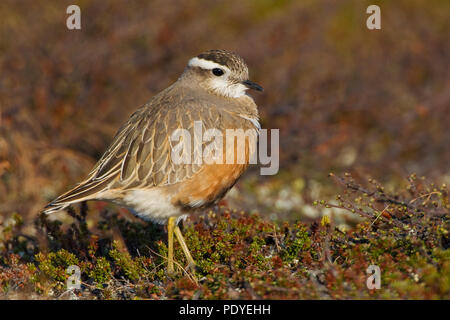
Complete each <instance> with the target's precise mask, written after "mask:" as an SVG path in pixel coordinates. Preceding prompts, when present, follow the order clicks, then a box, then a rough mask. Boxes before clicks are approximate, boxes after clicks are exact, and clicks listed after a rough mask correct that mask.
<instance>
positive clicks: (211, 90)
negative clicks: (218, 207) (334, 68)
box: [43, 50, 263, 273]
mask: <svg viewBox="0 0 450 320" xmlns="http://www.w3.org/2000/svg"><path fill="white" fill-rule="evenodd" d="M247 89H255V90H258V91H262V90H263V89H262V87H261V86H259V85H258V84H256V83H255V82H252V81H250V80H249V76H248V68H247V65H246V63H245V62H244V60H243V59H242V58H241V57H240V56H239V55H237V54H235V53H232V52H228V51H225V50H210V51H207V52H204V53H201V54H199V55H198V56H196V57H193V58H192V59H190V60H189V62H188V64H187V66H186V68H185V70H184V72H183V74H182V75H181V76H180V77H179V78H178V80H177V81H176V82H175V83H173V84H172V85H171V86H169V87H168V88H166V89H165V90H163V91H161V92H160V93H158V94H157V95H155V96H154V97H153V98H152V99H151V100H150V101H149V102H148V103H146V104H145V105H143V106H142V107H141V108H139V109H138V110H137V111H136V112H134V113H133V114H132V115H131V117H130V118H129V119H128V121H127V122H126V123H125V124H124V125H123V126H122V127H121V128H120V129H119V131H118V132H117V134H116V135H115V137H114V139H113V142H112V143H111V145H110V146H109V147H108V149H107V150H106V152H105V153H104V154H103V156H102V157H101V159H100V160H99V161H98V163H97V164H96V165H95V167H94V168H93V169H92V171H91V172H90V173H89V175H88V177H87V178H86V179H85V180H84V181H82V182H81V183H79V184H78V185H77V186H76V187H74V188H73V189H71V190H70V191H68V192H66V193H64V194H63V195H61V196H59V197H58V198H56V199H55V200H54V201H52V202H51V203H49V204H48V205H47V206H46V207H45V208H44V210H43V212H45V213H46V214H51V213H53V212H55V211H59V210H62V209H64V208H66V207H68V206H70V205H71V204H75V203H78V202H82V201H87V200H103V201H110V202H113V203H115V204H118V205H120V206H124V207H127V208H129V209H130V211H131V212H133V213H134V214H135V215H136V216H138V217H140V218H142V219H144V220H147V221H153V222H157V223H161V224H167V230H168V267H167V270H168V272H169V273H173V272H174V263H173V234H174V233H175V236H176V237H177V239H178V241H179V243H180V245H181V247H182V249H183V252H184V254H185V256H186V259H187V261H188V263H189V265H190V266H191V267H192V266H195V262H194V260H193V258H192V256H191V254H190V252H189V250H188V247H187V245H186V243H185V241H184V239H183V236H182V234H181V230H180V228H179V227H178V222H179V221H180V219H182V218H184V217H186V215H187V214H192V213H195V212H198V211H199V210H201V209H204V208H206V207H208V206H211V205H213V204H215V203H216V202H217V201H218V200H220V199H221V198H222V197H223V196H224V195H225V194H226V192H227V191H228V190H229V189H230V188H231V187H233V185H234V184H235V183H236V181H237V180H238V179H239V177H240V176H241V175H242V173H243V172H244V171H245V170H246V168H247V167H248V164H249V158H250V157H251V155H252V153H253V152H254V150H255V148H256V143H257V139H258V138H257V137H258V130H259V122H258V121H259V117H258V109H257V106H256V104H255V102H254V100H253V99H252V97H251V96H250V95H248V93H247V91H246V90H247ZM196 121H200V123H201V125H202V129H204V130H207V129H215V130H218V131H219V132H222V133H224V135H225V131H226V130H227V129H243V130H244V131H245V132H249V131H250V132H251V134H249V135H246V144H245V147H244V149H245V150H238V148H239V146H238V145H237V144H236V145H234V143H233V146H232V147H231V148H230V147H229V148H226V147H224V148H223V155H224V156H226V154H227V153H230V152H234V153H238V152H240V151H243V152H244V155H245V158H244V161H243V162H240V163H211V161H210V162H208V161H203V162H198V161H185V162H183V163H179V162H177V163H175V162H174V161H173V160H174V159H173V152H172V151H173V147H174V142H173V141H172V140H171V135H172V134H173V132H174V131H175V130H177V129H186V130H187V131H188V132H192V131H193V130H194V127H195V126H194V123H195V122H196ZM194 135H195V134H194ZM206 144H207V143H206V142H205V141H201V146H202V147H205V145H206ZM205 155H206V157H208V156H209V155H207V154H206V153H205ZM189 160H192V157H190V158H189ZM236 162H238V161H236Z"/></svg>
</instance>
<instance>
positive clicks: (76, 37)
mask: <svg viewBox="0 0 450 320" xmlns="http://www.w3.org/2000/svg"><path fill="white" fill-rule="evenodd" d="M70 4H77V5H79V6H80V8H81V25H82V29H81V30H68V29H67V28H66V19H67V17H68V14H66V8H67V6H68V5H70ZM371 4H377V5H379V6H380V7H381V30H368V29H367V27H366V19H367V17H368V16H369V15H368V14H367V13H366V8H367V7H368V6H369V5H371ZM449 12H450V2H449V1H445V0H428V1H419V0H396V1H361V0H354V1H351V0H345V1H343V0H341V1H331V0H325V1H308V0H304V1H280V0H278V1H272V0H270V1H269V0H258V1H256V0H253V1H251V0H249V1H212V0H208V1H168V0H155V1H148V2H144V1H119V0H110V1H82V0H78V1H73V0H72V1H14V0H10V1H5V0H3V1H1V2H0V219H3V218H4V217H8V216H11V215H12V214H14V213H18V214H20V215H22V216H24V217H25V218H26V219H28V220H29V221H31V220H32V219H34V218H35V217H36V216H37V214H38V212H39V210H40V209H41V208H42V207H43V206H44V205H45V204H46V203H47V202H48V201H50V200H52V199H53V198H55V197H56V196H57V195H58V194H60V193H61V192H63V191H66V190H67V189H68V188H69V187H72V186H73V185H74V184H75V183H77V182H78V181H79V180H81V179H83V178H84V177H85V175H86V174H87V173H88V172H89V171H90V170H91V168H92V166H93V165H94V163H95V162H96V161H97V160H98V159H99V158H100V156H101V155H102V153H103V152H104V150H105V148H106V147H107V146H108V144H109V143H110V142H111V140H112V138H113V136H114V134H115V132H116V130H117V129H118V128H119V127H120V125H121V124H122V123H123V122H125V121H126V120H127V118H128V117H129V115H130V114H131V113H132V112H133V111H134V110H136V109H137V108H138V107H139V106H141V105H142V104H144V103H146V102H147V101H148V100H149V99H150V98H151V97H152V96H153V95H154V94H156V93H157V92H159V91H160V90H162V89H164V88H166V87H167V86H168V85H170V84H171V83H172V82H174V81H175V80H176V79H177V77H178V76H179V75H180V74H181V72H182V71H183V69H184V67H185V65H186V63H187V61H188V60H189V59H190V58H191V57H193V56H195V55H197V54H199V53H200V52H202V51H205V50H209V49H226V50H231V51H235V52H237V53H239V54H240V55H241V56H242V57H243V58H244V59H245V60H246V61H247V63H248V65H249V70H250V76H251V79H253V80H254V81H256V82H258V83H260V84H261V85H262V86H263V87H264V88H265V91H264V93H263V94H253V96H254V98H255V100H256V102H257V104H258V105H259V106H260V114H261V119H262V121H261V123H262V126H263V128H267V129H270V128H279V129H280V172H279V174H278V175H275V176H260V175H259V169H258V167H253V168H252V169H250V170H249V171H248V172H247V173H246V175H245V176H244V178H243V179H241V180H240V182H239V183H238V184H237V186H236V188H234V189H233V190H232V191H231V192H230V194H229V195H228V196H227V198H226V201H227V202H228V205H230V206H231V207H233V208H236V209H239V210H241V209H242V210H247V211H258V212H260V213H261V214H263V215H267V216H269V217H271V218H272V219H288V220H294V219H302V220H307V219H310V218H313V217H315V215H316V214H317V212H316V211H315V209H314V207H313V206H312V205H311V203H312V202H313V201H314V200H316V199H322V198H325V199H326V198H327V197H332V196H333V195H335V194H336V192H337V191H336V186H335V185H334V184H333V182H332V181H330V179H328V178H327V175H328V173H329V172H335V173H343V172H351V173H352V174H353V175H355V176H357V177H364V178H368V177H372V178H376V179H377V180H379V181H382V182H383V183H385V184H387V186H391V187H392V188H395V187H396V186H398V185H399V184H402V183H403V182H404V181H405V177H406V176H407V175H408V174H410V173H413V172H415V173H417V174H418V175H425V176H426V177H427V178H428V179H430V180H432V181H435V182H436V183H447V184H448V183H450V167H449V163H450V148H449V143H450V130H449V124H450V81H449V80H450V79H449V78H450V77H449V52H450V48H449V47H450V41H449V40H450V39H449V34H450V26H449V24H450V19H449ZM91 206H93V205H91V204H90V207H91ZM91 210H92V207H91Z"/></svg>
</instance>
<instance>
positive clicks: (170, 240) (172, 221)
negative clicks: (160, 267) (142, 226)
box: [167, 217, 175, 274]
mask: <svg viewBox="0 0 450 320" xmlns="http://www.w3.org/2000/svg"><path fill="white" fill-rule="evenodd" d="M174 227H175V218H174V217H170V218H169V220H168V221H167V237H168V243H169V254H168V259H167V260H168V261H167V272H168V273H169V274H173V273H174V269H173V229H174Z"/></svg>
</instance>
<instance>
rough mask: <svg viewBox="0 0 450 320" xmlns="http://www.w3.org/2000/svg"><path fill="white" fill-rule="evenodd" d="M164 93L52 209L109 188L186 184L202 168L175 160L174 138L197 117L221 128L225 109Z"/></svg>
mask: <svg viewBox="0 0 450 320" xmlns="http://www.w3.org/2000/svg"><path fill="white" fill-rule="evenodd" d="M168 89H170V87H169V88H168ZM166 91H170V90H166ZM163 93H164V91H163V92H162V93H161V94H159V95H157V96H155V97H154V98H153V99H152V100H151V101H150V102H149V103H148V104H147V105H145V106H143V107H141V108H140V109H138V110H137V111H136V112H135V113H133V114H132V115H131V117H130V119H129V120H128V121H127V122H126V123H125V124H124V125H123V126H122V127H121V128H120V129H119V131H118V132H117V134H116V135H115V137H114V139H113V142H112V143H111V145H110V146H109V147H108V149H107V151H106V152H105V154H104V155H103V156H102V158H101V159H100V160H99V161H98V163H97V164H96V165H95V166H94V168H93V170H92V171H91V172H90V174H89V175H88V177H87V179H86V180H85V181H83V182H81V183H80V184H79V185H77V186H76V187H75V188H73V189H72V190H70V191H68V192H66V193H65V194H63V195H61V196H60V197H58V198H57V199H55V200H54V201H53V202H51V203H50V204H49V206H48V207H47V208H50V209H47V211H51V208H52V207H57V206H58V207H61V205H65V204H66V203H68V204H70V203H75V202H79V201H84V200H89V199H99V195H101V193H102V192H104V191H106V190H109V189H115V188H120V189H122V190H126V189H130V188H136V187H147V188H148V187H152V186H164V185H168V184H174V183H178V182H182V181H184V180H186V179H189V178H190V177H192V176H193V175H194V174H195V173H197V172H198V171H199V170H200V169H201V167H202V166H201V165H199V164H195V163H192V164H174V163H173V162H172V160H171V152H170V148H171V144H170V141H169V138H170V136H171V134H172V132H173V131H174V130H175V129H177V128H185V129H188V130H190V132H191V134H192V132H193V131H192V130H193V124H194V121H196V120H202V121H203V124H204V125H205V127H206V128H213V127H218V125H219V120H220V113H221V112H223V110H224V109H223V108H218V107H217V106H216V105H214V104H211V103H208V102H207V101H204V102H203V103H201V101H200V100H195V99H193V98H187V99H184V97H183V95H182V94H178V95H177V94H172V96H171V98H170V99H169V98H168V94H163ZM213 109H217V110H213ZM68 204H67V205H68Z"/></svg>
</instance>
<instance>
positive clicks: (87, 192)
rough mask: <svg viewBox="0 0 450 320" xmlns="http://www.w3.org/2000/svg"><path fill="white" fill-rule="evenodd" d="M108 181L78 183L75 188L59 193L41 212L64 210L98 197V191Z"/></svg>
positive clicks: (48, 212) (103, 187) (99, 191)
mask: <svg viewBox="0 0 450 320" xmlns="http://www.w3.org/2000/svg"><path fill="white" fill-rule="evenodd" d="M108 182H109V179H107V180H97V181H96V180H88V181H85V182H82V183H80V184H79V185H77V186H76V187H75V188H73V189H71V190H69V191H67V192H66V193H64V194H62V195H60V196H59V197H58V198H56V199H55V200H53V201H52V202H50V203H49V204H48V205H46V206H45V208H44V209H43V210H42V213H45V214H52V213H54V212H57V211H61V210H64V209H65V208H67V207H68V206H70V205H72V204H75V203H79V202H83V201H87V200H94V199H99V198H98V196H99V193H101V191H103V190H104V189H105V184H106V183H108Z"/></svg>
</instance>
